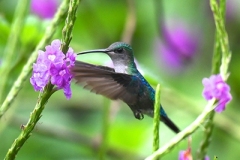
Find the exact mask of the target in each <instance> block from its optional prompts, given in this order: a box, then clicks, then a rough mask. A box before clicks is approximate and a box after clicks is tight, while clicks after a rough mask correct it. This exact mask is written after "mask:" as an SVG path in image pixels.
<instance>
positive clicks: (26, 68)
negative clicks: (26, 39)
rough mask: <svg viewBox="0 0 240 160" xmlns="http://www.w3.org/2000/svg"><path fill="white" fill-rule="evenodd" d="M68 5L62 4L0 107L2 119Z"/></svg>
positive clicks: (66, 3)
mask: <svg viewBox="0 0 240 160" xmlns="http://www.w3.org/2000/svg"><path fill="white" fill-rule="evenodd" d="M68 3H69V0H64V1H63V2H62V4H61V6H60V7H59V9H58V12H57V13H56V15H55V17H54V18H53V20H52V22H51V24H50V25H49V27H48V28H47V29H46V32H45V34H44V36H43V38H42V40H41V41H40V42H39V44H38V45H37V47H36V49H35V50H34V51H33V52H32V54H31V56H30V57H29V59H28V61H27V63H26V64H25V66H24V67H23V69H22V71H21V73H20V75H19V76H18V78H17V80H16V81H15V82H14V84H13V86H12V88H11V90H10V91H9V93H8V95H7V97H6V99H5V100H4V102H3V104H2V105H1V106H0V118H1V117H2V116H3V114H4V113H5V112H6V111H7V110H8V109H9V107H10V105H11V103H12V102H13V100H14V98H15V97H16V96H17V94H18V93H19V91H20V89H21V88H22V86H23V83H24V82H25V81H26V79H27V77H28V75H29V74H30V73H31V71H32V64H33V63H34V62H35V61H36V59H37V56H38V50H40V49H41V48H44V46H46V45H47V44H48V43H50V41H51V38H52V36H53V35H54V33H55V31H56V29H57V27H58V26H59V22H60V21H61V19H62V18H63V17H64V15H66V12H67V8H68Z"/></svg>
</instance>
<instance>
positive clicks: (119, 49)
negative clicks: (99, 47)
mask: <svg viewBox="0 0 240 160" xmlns="http://www.w3.org/2000/svg"><path fill="white" fill-rule="evenodd" d="M114 52H115V53H122V52H123V48H118V49H116V50H115V51H114Z"/></svg>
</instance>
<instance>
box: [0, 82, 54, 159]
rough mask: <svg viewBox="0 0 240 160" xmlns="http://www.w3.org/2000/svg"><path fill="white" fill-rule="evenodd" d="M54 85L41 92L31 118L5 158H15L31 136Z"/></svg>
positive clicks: (49, 85) (23, 126)
mask: <svg viewBox="0 0 240 160" xmlns="http://www.w3.org/2000/svg"><path fill="white" fill-rule="evenodd" d="M52 89H53V85H51V84H48V85H47V86H46V87H45V89H44V91H43V92H40V94H39V97H38V102H37V104H36V106H35V108H34V110H33V111H32V113H31V115H30V118H29V120H28V123H27V124H26V125H22V126H21V128H22V132H21V133H20V135H19V136H18V138H17V139H15V141H14V142H13V144H12V146H11V147H10V148H9V150H8V152H7V154H6V156H5V160H12V159H15V157H16V155H17V153H18V151H19V150H20V149H21V147H22V146H23V144H24V143H25V142H26V140H27V139H28V138H29V137H30V134H31V132H32V130H33V129H34V127H35V125H36V124H37V122H38V120H39V119H40V117H41V113H42V111H43V109H44V107H45V104H46V103H47V101H48V99H49V97H50V96H51V94H52V92H51V91H52Z"/></svg>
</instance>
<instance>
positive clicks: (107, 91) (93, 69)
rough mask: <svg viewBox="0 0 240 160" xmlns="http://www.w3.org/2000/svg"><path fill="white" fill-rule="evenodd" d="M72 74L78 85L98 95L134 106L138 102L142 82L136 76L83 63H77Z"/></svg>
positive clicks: (72, 69)
mask: <svg viewBox="0 0 240 160" xmlns="http://www.w3.org/2000/svg"><path fill="white" fill-rule="evenodd" d="M71 72H72V74H73V76H74V79H75V80H76V83H78V84H80V85H82V86H83V87H84V88H87V89H89V90H90V91H92V92H95V93H96V94H101V95H104V96H106V97H108V98H110V99H114V100H115V99H121V100H123V101H124V102H125V103H127V104H134V103H135V102H136V101H137V93H138V92H137V90H138V88H139V86H140V82H139V79H138V78H137V77H136V76H132V75H127V74H122V73H116V72H115V71H114V69H113V68H109V67H105V66H97V65H92V64H88V63H85V62H81V61H76V62H75V66H73V67H72V68H71ZM130 84H131V85H130Z"/></svg>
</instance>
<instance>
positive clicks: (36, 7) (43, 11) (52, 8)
mask: <svg viewBox="0 0 240 160" xmlns="http://www.w3.org/2000/svg"><path fill="white" fill-rule="evenodd" d="M57 7H58V1H57V0H32V1H31V12H32V13H34V14H36V15H37V16H39V17H40V18H42V19H50V18H53V16H54V14H55V12H56V11H57Z"/></svg>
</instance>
